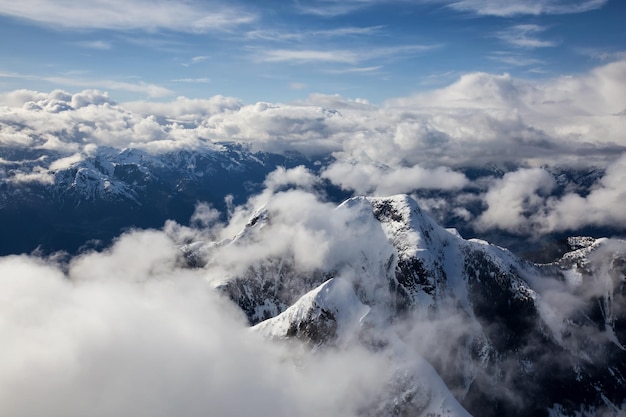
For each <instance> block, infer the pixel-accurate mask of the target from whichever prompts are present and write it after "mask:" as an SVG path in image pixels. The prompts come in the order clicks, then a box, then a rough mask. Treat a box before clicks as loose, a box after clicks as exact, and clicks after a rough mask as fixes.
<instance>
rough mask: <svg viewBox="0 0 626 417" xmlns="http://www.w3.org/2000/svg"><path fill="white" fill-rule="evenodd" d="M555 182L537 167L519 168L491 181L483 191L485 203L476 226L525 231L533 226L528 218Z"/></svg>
mask: <svg viewBox="0 0 626 417" xmlns="http://www.w3.org/2000/svg"><path fill="white" fill-rule="evenodd" d="M555 186H556V182H555V180H554V178H553V177H552V175H551V174H550V173H548V172H547V171H545V170H543V169H541V168H530V169H520V170H518V171H515V172H510V173H507V174H505V175H504V177H503V178H501V179H498V180H496V181H495V182H494V184H493V186H491V187H490V188H489V191H488V192H487V194H486V195H485V202H486V204H487V206H488V208H487V210H486V211H485V212H483V213H482V214H481V215H480V216H479V217H478V219H477V222H476V225H477V227H478V228H480V229H489V228H499V229H502V230H507V231H510V232H517V233H520V232H522V233H525V232H527V231H533V230H535V229H536V228H537V225H536V224H533V222H532V221H531V220H530V218H531V217H534V216H538V213H539V212H540V211H541V209H542V208H543V205H544V203H545V199H546V197H547V195H549V193H550V192H551V191H552V190H553V189H554V187H555Z"/></svg>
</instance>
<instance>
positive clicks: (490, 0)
mask: <svg viewBox="0 0 626 417" xmlns="http://www.w3.org/2000/svg"><path fill="white" fill-rule="evenodd" d="M607 1H608V0H578V1H568V0H527V1H524V2H521V1H519V2H515V1H507V0H416V1H413V3H417V4H429V3H430V4H433V3H441V4H445V5H446V6H447V7H449V8H451V9H453V10H457V11H460V12H468V13H473V14H478V15H487V16H499V17H511V16H521V15H559V14H573V13H583V12H587V11H590V10H595V9H598V8H600V7H602V6H604V5H605V4H606V3H607ZM392 2H393V3H406V2H405V1H402V0H395V1H393V0H392ZM389 3H390V2H389V1H385V0H346V1H336V0H318V1H314V2H312V3H311V4H306V5H304V4H302V2H298V3H297V8H298V10H299V11H300V12H301V13H307V14H312V15H316V16H321V17H336V16H341V15H345V14H349V13H353V12H355V11H358V10H361V9H364V8H367V7H372V6H375V5H382V4H389Z"/></svg>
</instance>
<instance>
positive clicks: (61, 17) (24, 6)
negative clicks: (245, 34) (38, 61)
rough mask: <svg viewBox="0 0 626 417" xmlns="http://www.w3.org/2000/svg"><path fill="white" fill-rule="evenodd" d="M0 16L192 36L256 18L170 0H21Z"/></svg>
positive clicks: (5, 5)
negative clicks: (187, 33)
mask: <svg viewBox="0 0 626 417" xmlns="http://www.w3.org/2000/svg"><path fill="white" fill-rule="evenodd" d="M0 15H5V16H10V17H14V18H18V19H23V20H27V21H31V22H33V23H37V24H42V25H46V26H52V27H55V28H63V29H110V30H136V29H139V30H146V31H154V30H161V29H163V30H172V31H180V32H191V33H194V32H195V33H204V32H210V31H215V30H218V31H220V30H227V29H230V28H233V27H236V26H239V25H242V24H247V23H251V22H253V21H255V20H256V19H257V16H256V15H255V14H254V13H252V12H250V11H248V10H243V9H241V8H234V7H231V6H226V5H224V4H219V3H212V4H210V5H206V4H204V3H202V2H176V1H170V0H155V1H148V0H132V1H129V0H93V1H88V2H75V1H72V0H23V1H19V2H1V3H0Z"/></svg>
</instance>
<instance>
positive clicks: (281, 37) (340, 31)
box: [246, 25, 384, 41]
mask: <svg viewBox="0 0 626 417" xmlns="http://www.w3.org/2000/svg"><path fill="white" fill-rule="evenodd" d="M383 28H384V26H382V25H379V26H365V27H357V26H346V27H338V28H334V29H325V30H298V31H288V30H285V31H280V30H273V29H258V30H253V31H249V32H247V33H246V38H247V39H253V40H266V41H304V40H310V39H312V38H340V37H356V36H371V35H376V34H379V33H381V32H382V29H383Z"/></svg>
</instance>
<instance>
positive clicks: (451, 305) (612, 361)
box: [206, 195, 626, 416]
mask: <svg viewBox="0 0 626 417" xmlns="http://www.w3.org/2000/svg"><path fill="white" fill-rule="evenodd" d="M334 213H335V214H334V216H336V217H337V218H340V219H342V220H341V222H338V223H337V224H336V225H335V226H336V227H339V229H338V230H339V232H337V233H336V237H335V239H339V240H342V243H341V245H339V246H337V248H336V249H335V250H334V251H333V252H332V256H331V255H329V256H328V257H327V258H326V259H325V261H324V262H323V263H321V264H320V265H317V266H315V267H313V268H308V269H307V268H302V267H301V266H299V265H298V262H297V259H296V258H295V255H294V253H293V252H292V251H291V250H290V249H285V251H283V252H277V253H273V254H272V256H270V257H267V258H261V259H260V260H259V262H257V263H254V264H252V265H249V266H248V267H246V268H244V269H243V270H241V271H238V272H236V273H233V274H230V275H228V276H225V279H224V280H223V281H222V282H221V283H219V284H218V285H217V287H218V288H219V289H220V290H221V291H223V292H224V293H225V294H227V295H228V296H229V297H230V298H231V299H232V300H233V301H235V302H236V303H237V304H239V305H240V306H241V308H242V309H243V310H244V312H245V313H246V315H247V316H248V319H249V321H250V323H251V324H253V325H256V326H255V329H257V330H258V331H261V332H263V333H264V334H266V335H268V336H271V337H277V338H291V337H296V338H298V339H300V340H305V341H307V342H308V343H310V344H311V345H312V346H317V348H322V349H323V348H328V347H329V346H336V347H337V346H338V347H341V346H342V345H345V344H349V343H359V344H361V345H363V346H366V347H368V349H371V350H373V351H381V352H387V354H388V355H391V357H394V358H397V361H399V362H402V360H403V359H402V358H403V357H404V355H402V354H398V353H397V352H404V351H411V352H413V353H414V355H413V356H412V357H413V358H416V357H419V358H421V357H423V358H424V359H426V360H427V361H428V362H429V363H430V364H432V366H433V367H434V369H435V370H436V371H437V373H438V374H439V375H440V376H441V378H442V379H443V381H445V383H446V385H447V387H448V389H449V390H450V392H451V393H453V394H454V396H455V397H456V398H457V399H458V400H459V401H460V403H461V404H462V405H463V407H465V408H466V409H467V410H468V411H469V412H470V413H472V414H473V415H477V416H478V415H480V416H489V415H494V416H496V415H509V416H516V415H518V416H527V415H547V414H548V412H552V413H553V414H554V413H556V412H557V411H558V412H559V413H561V414H562V415H575V414H576V413H579V415H580V413H582V415H595V414H596V413H599V412H601V411H602V410H608V412H609V413H611V412H612V413H617V412H618V411H616V410H618V409H619V407H620V406H621V404H622V402H623V401H624V399H625V398H626V396H625V395H624V392H626V379H625V378H624V377H623V375H626V366H625V365H626V361H625V359H626V356H625V355H624V350H623V347H622V344H623V343H624V341H625V340H626V338H625V336H626V335H625V334H624V326H623V323H624V305H625V303H624V299H623V293H624V276H625V274H624V272H625V270H624V265H625V262H624V259H626V256H625V255H624V254H625V252H626V251H625V250H624V242H621V241H610V240H600V241H595V242H594V243H593V244H592V245H590V246H589V247H586V248H583V249H578V250H577V251H574V252H572V253H569V254H567V255H566V256H564V257H563V259H562V260H560V261H559V262H557V263H554V264H548V265H536V264H532V263H529V262H526V261H522V260H520V259H518V258H516V257H515V256H514V255H512V254H511V253H510V252H508V251H506V250H505V249H502V248H498V247H495V246H492V245H489V244H488V243H487V242H484V241H479V240H464V239H463V238H461V237H460V236H459V235H458V233H456V232H455V231H454V230H446V229H443V228H441V227H440V226H438V225H437V224H436V223H435V222H434V221H433V220H432V219H431V218H430V217H429V216H428V215H426V214H425V213H424V212H423V211H422V210H421V209H420V208H419V206H418V205H417V203H416V202H415V201H414V200H413V199H411V198H410V197H408V196H405V195H400V196H394V197H388V198H364V197H357V198H352V199H350V200H347V201H346V202H344V203H342V204H341V205H340V206H339V207H337V208H336V209H335V212H334ZM280 225H281V218H280V215H279V213H276V212H273V211H272V210H270V209H268V208H264V209H262V210H261V211H260V212H258V213H257V214H256V215H255V216H254V217H253V218H252V219H251V221H250V222H249V223H248V226H247V227H246V228H245V230H244V231H242V233H240V234H239V235H238V236H237V237H236V238H235V239H233V240H232V241H230V242H226V243H224V244H223V246H222V248H229V247H230V248H232V247H237V248H239V249H245V248H246V247H248V245H250V244H251V242H255V244H258V245H261V244H263V242H265V240H264V239H270V238H271V237H272V236H273V230H276V229H277V228H279V227H280ZM309 232H311V231H309ZM267 244H269V241H268V242H267ZM207 253H208V264H207V266H206V267H207V268H211V266H212V265H215V264H216V263H219V261H220V256H221V253H222V252H220V250H219V249H215V248H214V249H213V250H212V251H208V252H207ZM607 259H609V260H610V262H606V260H607ZM572 283H573V284H572ZM600 289H602V291H600ZM399 362H398V363H399ZM416 384H418V383H417V382H416ZM418 385H419V384H418ZM396 394H397V392H396V393H395V394H390V395H392V396H393V395H396ZM398 395H399V394H398ZM424 410H425V409H424ZM550 410H551V411H550ZM422 411H423V410H422ZM424 412H425V411H424ZM414 413H415V414H416V415H426V414H423V413H422V412H418V411H415V410H414ZM420 413H421V414H420ZM383 414H384V413H383ZM609 415H610V414H609Z"/></svg>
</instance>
